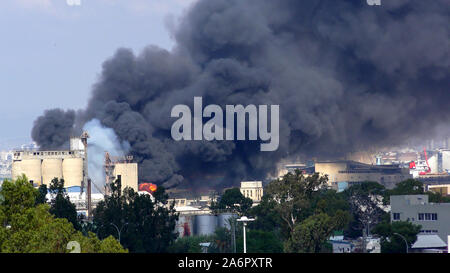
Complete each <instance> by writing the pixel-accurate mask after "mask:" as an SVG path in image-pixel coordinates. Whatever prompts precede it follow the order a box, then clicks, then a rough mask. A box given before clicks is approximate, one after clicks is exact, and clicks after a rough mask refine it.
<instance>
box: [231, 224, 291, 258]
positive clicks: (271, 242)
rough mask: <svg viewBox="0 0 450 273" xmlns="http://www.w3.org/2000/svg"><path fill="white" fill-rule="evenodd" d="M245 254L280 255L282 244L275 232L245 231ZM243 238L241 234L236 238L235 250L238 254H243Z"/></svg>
mask: <svg viewBox="0 0 450 273" xmlns="http://www.w3.org/2000/svg"><path fill="white" fill-rule="evenodd" d="M246 233H247V234H246V242H247V253H282V252H283V242H282V240H280V238H279V237H278V236H277V235H276V234H275V232H271V231H264V230H252V229H247V231H246ZM243 246H244V238H243V236H242V233H240V236H237V238H236V249H237V252H238V253H242V252H243Z"/></svg>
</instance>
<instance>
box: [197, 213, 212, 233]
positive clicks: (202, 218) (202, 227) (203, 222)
mask: <svg viewBox="0 0 450 273" xmlns="http://www.w3.org/2000/svg"><path fill="white" fill-rule="evenodd" d="M194 227H195V235H212V234H214V232H215V231H216V227H217V217H216V216H215V215H197V216H195V226H194Z"/></svg>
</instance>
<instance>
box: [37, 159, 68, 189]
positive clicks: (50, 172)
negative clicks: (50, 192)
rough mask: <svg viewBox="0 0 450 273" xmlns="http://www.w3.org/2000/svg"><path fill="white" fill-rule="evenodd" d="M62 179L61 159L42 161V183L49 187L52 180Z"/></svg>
mask: <svg viewBox="0 0 450 273" xmlns="http://www.w3.org/2000/svg"><path fill="white" fill-rule="evenodd" d="M55 177H56V178H58V179H61V178H63V173H62V159H57V158H51V159H44V160H42V183H43V184H46V185H50V182H52V180H53V179H54V178H55Z"/></svg>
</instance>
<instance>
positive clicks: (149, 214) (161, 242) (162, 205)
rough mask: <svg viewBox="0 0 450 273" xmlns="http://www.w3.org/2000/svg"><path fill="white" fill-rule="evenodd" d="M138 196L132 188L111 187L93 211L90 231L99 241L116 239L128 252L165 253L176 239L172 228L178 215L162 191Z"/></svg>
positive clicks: (116, 184)
mask: <svg viewBox="0 0 450 273" xmlns="http://www.w3.org/2000/svg"><path fill="white" fill-rule="evenodd" d="M153 198H154V200H152V197H151V196H150V195H148V194H143V195H140V194H138V193H137V192H135V191H134V190H133V189H131V188H125V189H124V190H123V193H122V191H121V189H120V181H119V180H117V181H115V182H114V183H113V184H112V186H111V195H110V196H107V197H105V200H104V201H101V202H100V203H99V204H98V205H97V207H96V208H95V210H94V211H93V215H94V219H93V227H94V230H95V231H96V233H97V234H98V236H99V237H100V238H106V237H108V236H110V235H112V236H114V237H115V238H117V239H118V238H119V233H120V242H121V243H122V245H123V246H125V247H126V248H128V249H129V250H130V251H131V252H165V251H167V248H168V247H169V246H170V245H171V244H172V243H173V241H175V239H176V238H177V234H176V232H174V230H175V224H176V221H177V220H178V214H177V213H176V211H175V209H174V204H173V203H172V204H169V202H168V195H167V194H166V193H165V190H164V188H163V187H158V189H157V190H156V192H155V193H154V194H153Z"/></svg>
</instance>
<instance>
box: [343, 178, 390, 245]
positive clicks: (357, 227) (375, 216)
mask: <svg viewBox="0 0 450 273" xmlns="http://www.w3.org/2000/svg"><path fill="white" fill-rule="evenodd" d="M385 191H386V189H385V187H384V186H383V185H381V184H379V183H377V182H364V183H362V184H357V185H353V186H351V187H349V188H348V189H346V190H345V191H344V195H345V196H346V198H347V200H348V202H349V205H350V210H351V213H352V221H351V223H350V226H349V229H350V231H348V230H347V231H346V235H347V236H348V235H349V233H350V234H352V235H356V236H359V235H361V234H362V235H363V237H366V236H367V235H368V233H369V231H370V229H371V228H372V227H374V226H375V225H376V224H377V223H379V222H380V221H381V219H382V217H383V215H385V214H386V212H384V211H383V205H384V202H383V200H384V198H383V196H385ZM355 231H358V232H355Z"/></svg>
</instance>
